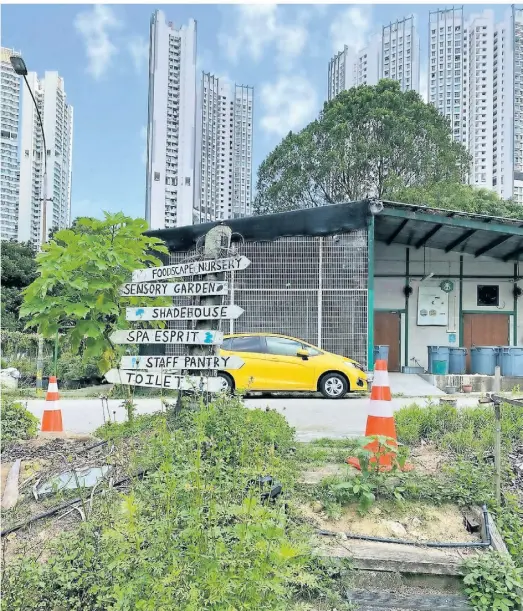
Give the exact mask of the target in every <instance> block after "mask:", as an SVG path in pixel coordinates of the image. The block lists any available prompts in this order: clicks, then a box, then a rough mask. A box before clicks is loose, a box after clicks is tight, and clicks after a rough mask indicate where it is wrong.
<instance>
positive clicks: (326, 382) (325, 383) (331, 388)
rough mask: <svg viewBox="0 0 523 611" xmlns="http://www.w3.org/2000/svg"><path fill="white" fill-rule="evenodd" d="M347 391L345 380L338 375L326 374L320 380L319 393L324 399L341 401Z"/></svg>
mask: <svg viewBox="0 0 523 611" xmlns="http://www.w3.org/2000/svg"><path fill="white" fill-rule="evenodd" d="M348 390H349V384H348V383H347V380H346V379H345V378H344V377H343V376H342V375H341V374H339V373H327V374H326V375H324V376H323V378H322V379H321V380H320V392H321V394H322V395H323V396H324V397H325V398H326V399H342V398H343V397H344V396H345V395H346V394H347V392H348Z"/></svg>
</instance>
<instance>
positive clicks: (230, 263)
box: [133, 257, 251, 282]
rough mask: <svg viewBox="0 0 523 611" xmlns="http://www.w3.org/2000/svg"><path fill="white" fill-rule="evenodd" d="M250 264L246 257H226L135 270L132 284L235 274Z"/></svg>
mask: <svg viewBox="0 0 523 611" xmlns="http://www.w3.org/2000/svg"><path fill="white" fill-rule="evenodd" d="M250 264H251V262H250V261H249V259H247V257H227V258H223V259H211V260H206V261H191V262H190V263H178V264H177V265H163V266H162V267H149V268H147V269H137V270H135V271H134V272H133V282H146V281H148V280H166V279H168V278H183V277H185V276H197V275H201V274H220V273H224V272H237V271H239V270H242V269H246V268H247V267H248V266H249V265H250Z"/></svg>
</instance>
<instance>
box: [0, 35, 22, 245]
mask: <svg viewBox="0 0 523 611" xmlns="http://www.w3.org/2000/svg"><path fill="white" fill-rule="evenodd" d="M12 55H19V53H16V52H15V51H14V50H12V49H6V48H4V47H2V49H1V57H0V125H1V131H0V202H1V206H0V209H1V222H0V226H1V229H0V235H1V238H2V240H16V239H17V237H18V187H19V179H20V167H19V163H18V131H19V121H20V77H19V76H17V75H16V73H15V71H14V70H13V67H12V66H11V62H10V60H9V58H10V57H11V56H12Z"/></svg>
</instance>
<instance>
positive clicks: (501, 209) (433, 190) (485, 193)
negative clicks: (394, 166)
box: [391, 182, 523, 218]
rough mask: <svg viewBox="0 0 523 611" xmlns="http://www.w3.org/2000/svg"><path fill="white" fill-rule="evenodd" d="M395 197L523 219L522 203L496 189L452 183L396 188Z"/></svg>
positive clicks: (408, 202) (431, 204) (446, 207)
mask: <svg viewBox="0 0 523 611" xmlns="http://www.w3.org/2000/svg"><path fill="white" fill-rule="evenodd" d="M392 196H393V197H392V198H391V199H394V200H396V201H400V202H404V203H405V204H416V205H425V206H429V207H433V208H443V209H445V210H459V211H462V212H471V213H474V214H485V215H487V216H499V217H509V218H510V217H512V218H521V217H522V214H523V213H522V210H521V206H520V205H518V204H515V203H514V202H511V201H510V200H503V199H501V198H500V197H499V195H498V194H497V193H495V192H494V191H490V190H489V189H478V188H477V187H473V186H471V185H464V184H460V183H453V182H437V183H434V184H432V185H427V186H422V187H402V188H397V189H396V190H395V191H393V193H392Z"/></svg>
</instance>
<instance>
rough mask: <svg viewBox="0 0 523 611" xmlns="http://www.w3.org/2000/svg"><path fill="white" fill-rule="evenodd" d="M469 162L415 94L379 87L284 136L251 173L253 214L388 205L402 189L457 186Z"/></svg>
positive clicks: (356, 92) (331, 105)
mask: <svg viewBox="0 0 523 611" xmlns="http://www.w3.org/2000/svg"><path fill="white" fill-rule="evenodd" d="M469 161H470V160H469V156H468V153H467V151H466V149H465V148H464V147H463V145H462V144H460V143H458V142H455V141H454V140H453V139H452V137H451V129H450V126H449V123H448V121H447V119H446V118H445V117H443V116H442V115H440V114H439V112H438V111H437V110H436V108H434V106H432V105H430V104H426V103H425V102H423V100H422V99H421V97H420V96H419V94H418V93H416V92H415V91H406V92H402V91H401V89H400V86H399V83H397V82H395V81H391V80H382V81H380V82H379V83H378V84H377V85H376V86H372V87H371V86H367V85H364V86H360V87H354V88H352V89H349V90H347V91H343V92H341V93H340V94H339V95H338V96H337V97H336V98H334V99H333V100H331V101H330V102H327V103H326V104H325V105H324V108H323V111H322V112H321V113H320V116H319V118H318V119H317V120H315V121H313V122H312V123H310V124H309V125H308V126H307V127H305V128H304V129H303V130H301V131H300V132H299V133H296V134H295V133H292V132H290V133H289V134H288V135H287V136H286V137H285V138H284V139H283V140H282V142H281V143H280V144H279V145H278V146H277V147H276V148H275V149H274V151H272V153H270V154H269V155H268V157H267V158H266V159H265V160H264V161H263V163H262V164H261V166H260V168H259V170H258V181H257V195H256V199H255V203H254V208H255V211H256V212H257V213H258V214H266V213H269V212H281V211H285V210H294V209H298V208H311V207H316V206H322V205H325V204H334V203H341V202H346V201H354V200H358V199H362V198H365V197H378V198H382V199H387V198H389V199H393V197H394V194H396V193H398V192H401V191H402V190H405V189H407V188H410V189H412V188H423V187H429V186H431V185H434V184H437V183H440V184H443V183H445V184H455V183H460V182H461V181H462V179H463V177H464V176H465V175H466V172H467V169H468V165H469Z"/></svg>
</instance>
